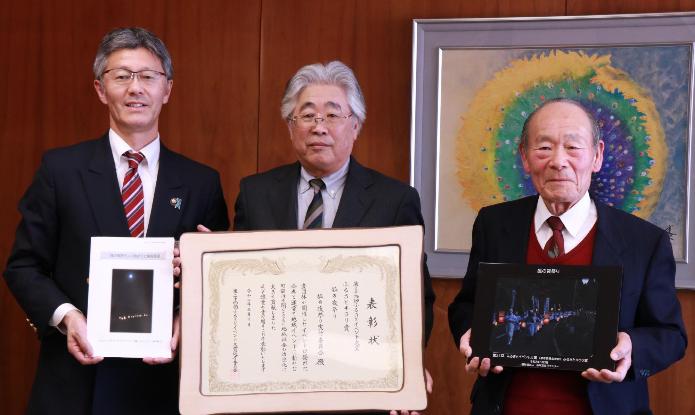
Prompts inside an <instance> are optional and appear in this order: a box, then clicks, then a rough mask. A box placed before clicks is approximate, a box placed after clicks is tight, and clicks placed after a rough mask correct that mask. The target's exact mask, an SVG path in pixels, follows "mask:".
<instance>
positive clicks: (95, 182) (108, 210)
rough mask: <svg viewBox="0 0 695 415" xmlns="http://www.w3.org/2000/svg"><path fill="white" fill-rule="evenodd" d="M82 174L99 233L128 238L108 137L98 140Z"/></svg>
mask: <svg viewBox="0 0 695 415" xmlns="http://www.w3.org/2000/svg"><path fill="white" fill-rule="evenodd" d="M81 175H82V181H83V183H84V187H85V191H86V194H87V198H88V199H89V203H90V205H91V208H92V213H93V214H94V218H95V220H96V223H97V227H98V230H99V233H98V234H99V235H101V236H130V233H129V232H128V224H127V223H126V220H125V212H124V211H123V201H122V200H121V192H120V188H119V186H118V178H117V176H116V166H115V165H114V164H113V156H112V155H111V145H110V144H109V136H108V135H104V136H103V137H102V138H101V139H100V140H99V142H98V143H97V145H96V147H95V151H94V154H93V155H92V158H91V159H90V161H89V165H88V166H87V168H86V169H84V170H82V171H81Z"/></svg>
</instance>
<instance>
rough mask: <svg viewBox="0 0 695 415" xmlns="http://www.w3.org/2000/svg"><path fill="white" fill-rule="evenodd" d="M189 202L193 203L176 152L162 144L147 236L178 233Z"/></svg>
mask: <svg viewBox="0 0 695 415" xmlns="http://www.w3.org/2000/svg"><path fill="white" fill-rule="evenodd" d="M188 203H191V201H190V200H189V199H188V188H187V187H186V186H184V185H183V182H182V181H181V176H180V175H179V171H178V170H177V166H176V163H175V160H174V154H173V153H172V152H171V150H169V149H168V148H166V147H164V145H162V146H161V149H160V153H159V170H158V172H157V185H156V186H155V190H154V199H153V201H152V211H151V212H150V223H149V225H148V227H147V236H150V237H167V236H174V235H177V230H178V227H179V222H180V221H181V214H182V212H183V210H184V209H185V208H186V205H187V204H188Z"/></svg>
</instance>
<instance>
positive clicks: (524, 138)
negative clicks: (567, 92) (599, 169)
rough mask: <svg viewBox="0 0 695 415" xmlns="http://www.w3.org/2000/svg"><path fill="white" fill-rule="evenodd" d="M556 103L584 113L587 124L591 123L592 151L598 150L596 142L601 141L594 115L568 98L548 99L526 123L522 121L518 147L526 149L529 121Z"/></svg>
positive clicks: (599, 130)
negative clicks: (572, 106)
mask: <svg viewBox="0 0 695 415" xmlns="http://www.w3.org/2000/svg"><path fill="white" fill-rule="evenodd" d="M558 102H563V103H565V104H571V105H574V106H575V107H577V108H579V109H581V110H582V111H584V114H586V117H587V118H588V119H589V122H590V123H591V138H592V139H593V140H592V145H593V147H594V149H596V148H598V142H599V140H600V139H601V129H600V128H599V126H598V123H597V122H596V117H594V114H592V113H591V112H589V110H588V109H586V107H585V106H584V105H582V104H581V103H580V102H579V101H575V100H573V99H570V98H553V99H549V100H547V101H545V102H543V103H542V104H541V105H540V106H539V107H538V108H536V109H535V110H534V111H533V112H532V113H531V115H529V116H528V118H526V121H524V127H523V128H522V129H521V144H520V146H521V147H523V148H524V149H528V133H529V131H528V130H529V126H530V125H531V120H532V119H533V117H535V115H536V114H538V112H539V111H540V110H541V109H543V108H545V107H546V106H548V105H550V104H554V103H558Z"/></svg>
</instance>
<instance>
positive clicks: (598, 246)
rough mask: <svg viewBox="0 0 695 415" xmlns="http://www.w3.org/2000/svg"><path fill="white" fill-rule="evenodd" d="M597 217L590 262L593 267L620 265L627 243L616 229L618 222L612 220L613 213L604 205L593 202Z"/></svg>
mask: <svg viewBox="0 0 695 415" xmlns="http://www.w3.org/2000/svg"><path fill="white" fill-rule="evenodd" d="M594 203H595V204H596V213H597V215H598V219H597V226H596V239H595V240H594V253H593V257H592V260H591V263H592V264H593V265H616V264H620V258H621V256H622V253H623V251H624V250H625V247H626V246H627V241H625V240H623V238H622V233H621V232H620V229H618V222H617V221H616V220H615V218H613V216H614V215H613V212H612V211H611V209H610V208H608V207H607V206H606V205H604V204H602V203H600V202H598V201H594Z"/></svg>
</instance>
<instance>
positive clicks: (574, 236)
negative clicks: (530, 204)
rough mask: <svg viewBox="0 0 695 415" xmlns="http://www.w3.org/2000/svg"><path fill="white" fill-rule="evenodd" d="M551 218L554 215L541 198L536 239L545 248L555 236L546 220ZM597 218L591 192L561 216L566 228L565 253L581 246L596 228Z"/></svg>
mask: <svg viewBox="0 0 695 415" xmlns="http://www.w3.org/2000/svg"><path fill="white" fill-rule="evenodd" d="M551 216H553V215H552V214H551V213H550V211H549V210H548V207H547V206H546V205H545V202H544V201H543V198H542V197H540V196H539V197H538V204H537V205H536V213H535V215H534V218H533V222H534V227H535V231H536V238H537V239H538V242H539V243H540V245H541V246H545V243H546V242H547V241H548V239H550V237H551V236H552V234H553V231H552V229H550V226H549V225H548V224H547V223H546V220H547V219H548V218H549V217H551ZM597 218H598V215H597V213H596V204H594V201H593V200H591V197H589V192H586V193H584V196H582V198H581V199H579V202H577V203H576V204H575V205H574V206H572V207H571V208H569V209H568V210H567V211H566V212H565V213H563V214H562V215H560V219H561V220H562V224H563V225H564V226H565V229H564V230H563V231H562V234H563V236H564V237H565V252H569V251H570V250H572V249H573V248H574V247H576V246H577V245H579V243H580V242H581V241H582V240H583V239H584V237H586V235H588V234H589V232H590V231H591V228H593V227H594V224H595V223H596V220H597Z"/></svg>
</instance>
